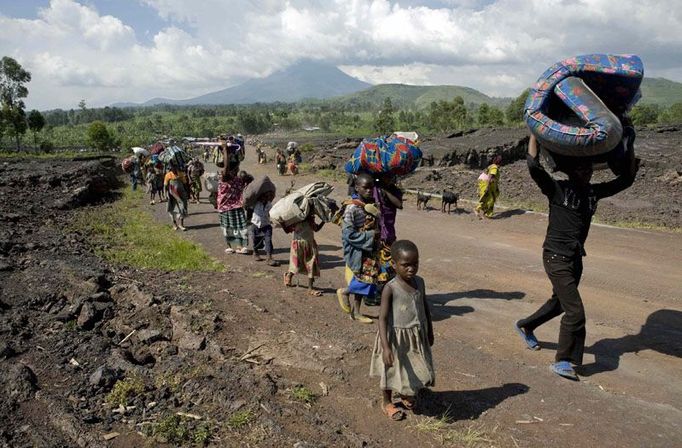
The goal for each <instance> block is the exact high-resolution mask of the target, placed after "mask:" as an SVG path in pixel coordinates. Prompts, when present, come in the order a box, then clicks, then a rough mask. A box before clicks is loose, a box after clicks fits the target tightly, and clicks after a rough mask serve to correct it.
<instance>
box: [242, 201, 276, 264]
mask: <svg viewBox="0 0 682 448" xmlns="http://www.w3.org/2000/svg"><path fill="white" fill-rule="evenodd" d="M274 199H275V192H274V191H268V192H265V193H263V194H262V195H260V196H259V197H258V202H256V205H255V206H254V207H253V216H252V217H251V228H250V229H249V240H250V243H251V248H252V249H253V257H254V259H255V260H256V261H263V259H262V258H261V257H260V256H259V255H258V247H259V246H260V245H261V244H262V245H263V246H264V249H265V255H266V256H267V257H268V258H267V261H268V265H269V266H279V263H278V262H277V261H275V260H273V259H272V251H273V248H272V225H271V224H270V209H271V208H272V201H273V200H274Z"/></svg>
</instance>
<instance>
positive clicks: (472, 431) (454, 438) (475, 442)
mask: <svg viewBox="0 0 682 448" xmlns="http://www.w3.org/2000/svg"><path fill="white" fill-rule="evenodd" d="M436 439H437V440H438V441H439V442H440V443H441V444H443V445H445V444H451V445H455V446H458V447H464V448H476V447H479V446H481V445H484V444H485V445H487V444H490V443H492V442H493V441H492V440H491V439H489V438H488V435H487V434H486V432H485V431H484V430H483V429H481V428H476V427H474V425H470V426H468V427H466V428H464V429H460V430H457V429H450V430H448V431H445V432H443V433H441V434H439V435H438V436H437V437H436Z"/></svg>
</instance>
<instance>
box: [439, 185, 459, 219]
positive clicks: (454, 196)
mask: <svg viewBox="0 0 682 448" xmlns="http://www.w3.org/2000/svg"><path fill="white" fill-rule="evenodd" d="M457 201H459V194H458V193H454V192H452V191H450V190H443V193H442V197H441V203H440V211H441V212H442V213H445V206H446V205H447V206H448V211H447V213H448V215H449V214H450V207H452V204H455V210H457Z"/></svg>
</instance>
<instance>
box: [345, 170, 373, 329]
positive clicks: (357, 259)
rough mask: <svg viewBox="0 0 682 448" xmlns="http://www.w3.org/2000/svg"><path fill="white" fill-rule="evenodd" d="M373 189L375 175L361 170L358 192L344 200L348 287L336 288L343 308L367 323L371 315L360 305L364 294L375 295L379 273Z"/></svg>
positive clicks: (356, 182) (366, 295) (356, 185)
mask: <svg viewBox="0 0 682 448" xmlns="http://www.w3.org/2000/svg"><path fill="white" fill-rule="evenodd" d="M373 189H374V178H373V177H372V176H370V175H369V174H367V173H360V174H358V175H357V176H356V178H355V190H356V191H357V194H355V195H353V196H351V199H350V201H346V202H345V203H344V206H343V207H345V209H344V210H343V223H342V225H341V226H342V227H341V241H342V245H343V258H344V261H345V262H346V280H347V281H348V287H347V288H341V289H338V290H337V291H336V295H337V297H338V299H339V306H341V309H342V310H343V311H344V312H346V313H350V316H351V319H353V320H356V321H358V322H362V323H365V324H371V323H372V319H370V318H369V317H367V316H364V315H362V313H361V312H360V306H361V305H362V300H363V298H367V297H374V294H375V293H376V289H377V286H376V279H377V275H378V274H379V267H378V263H377V259H376V245H377V240H378V238H379V232H377V231H376V227H377V221H376V216H377V215H378V210H377V209H376V207H375V206H374V205H373V204H371V202H372V194H373ZM351 296H352V297H351ZM351 299H352V302H353V306H352V307H351V306H350V305H351Z"/></svg>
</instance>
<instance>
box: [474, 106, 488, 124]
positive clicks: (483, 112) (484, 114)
mask: <svg viewBox="0 0 682 448" xmlns="http://www.w3.org/2000/svg"><path fill="white" fill-rule="evenodd" d="M476 120H477V121H478V125H479V126H487V125H489V124H490V106H488V105H487V104H486V103H483V104H481V105H480V106H479V108H478V116H477V117H476Z"/></svg>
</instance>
